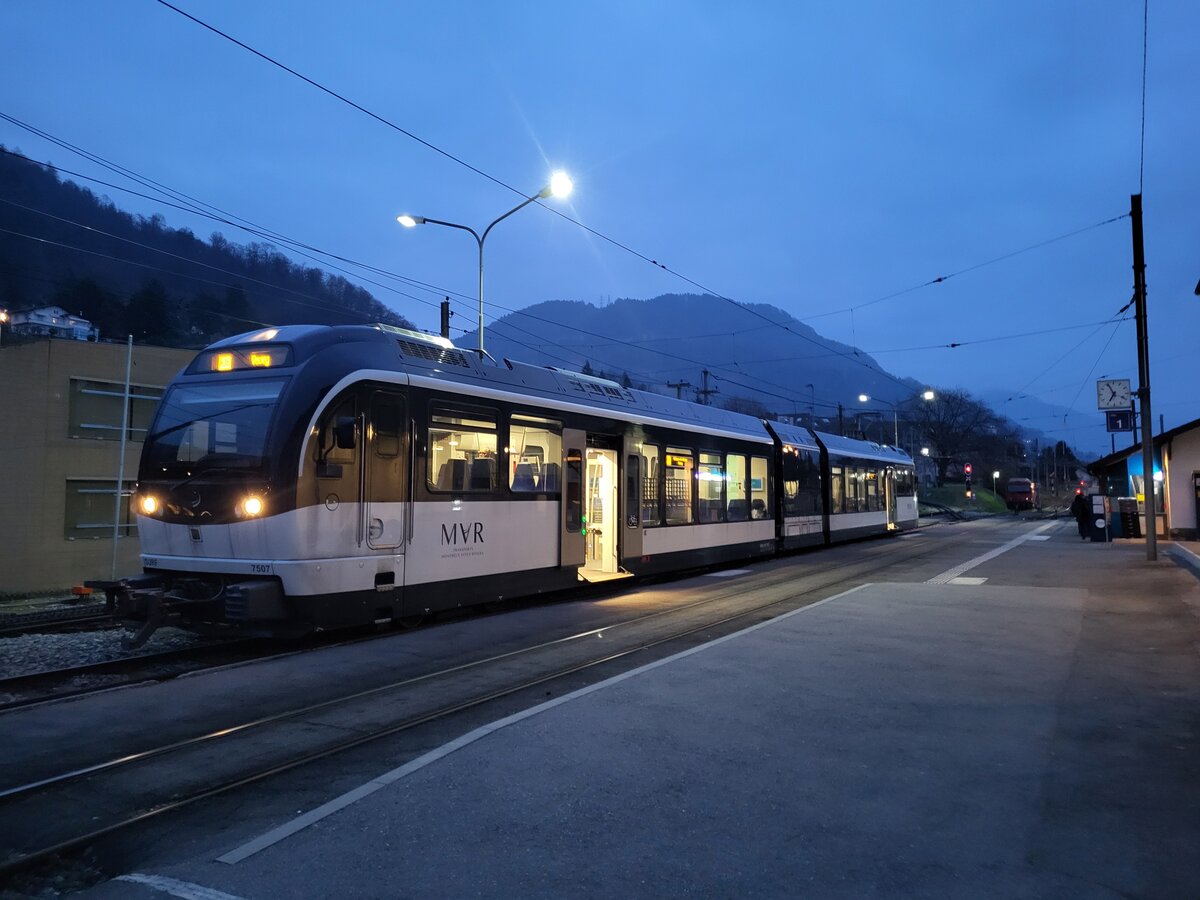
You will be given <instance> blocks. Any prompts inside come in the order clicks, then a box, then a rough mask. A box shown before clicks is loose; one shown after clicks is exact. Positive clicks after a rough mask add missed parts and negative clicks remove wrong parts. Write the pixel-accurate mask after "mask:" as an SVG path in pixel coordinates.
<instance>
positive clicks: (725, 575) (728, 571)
mask: <svg viewBox="0 0 1200 900" xmlns="http://www.w3.org/2000/svg"><path fill="white" fill-rule="evenodd" d="M749 574H750V570H749V569H726V570H725V571H723V572H707V573H706V575H707V577H709V578H732V577H733V576H734V575H749Z"/></svg>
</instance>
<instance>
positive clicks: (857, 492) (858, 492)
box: [845, 466, 864, 513]
mask: <svg viewBox="0 0 1200 900" xmlns="http://www.w3.org/2000/svg"><path fill="white" fill-rule="evenodd" d="M862 482H863V471H862V469H860V468H858V467H857V466H846V500H845V512H850V513H855V512H862V511H863V509H864V507H863V493H862Z"/></svg>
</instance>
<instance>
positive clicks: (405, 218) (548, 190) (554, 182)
mask: <svg viewBox="0 0 1200 900" xmlns="http://www.w3.org/2000/svg"><path fill="white" fill-rule="evenodd" d="M574 186H575V185H574V183H573V182H572V181H571V178H570V176H569V175H567V173H566V172H555V173H554V174H553V175H552V176H551V177H550V183H549V184H547V185H546V186H545V187H544V188H542V189H541V190H540V191H538V192H537V193H536V194H531V195H530V196H528V197H526V198H525V199H524V200H523V201H521V202H520V203H518V204H517V205H516V206H514V207H513V208H512V209H510V210H509V211H508V212H506V213H505V214H504V215H502V216H500V217H499V218H497V219H493V220H492V222H491V224H490V225H488V227H487V228H485V229H483V234H480V233H479V232H477V231H476V230H475V229H474V228H471V227H470V226H469V225H459V224H458V223H457V222H443V221H442V220H440V219H430V218H428V217H427V216H410V215H407V214H405V215H401V216H396V221H397V222H399V223H400V224H401V225H403V226H404V227H405V228H415V227H416V226H417V225H444V226H446V227H447V228H457V229H459V230H460V231H465V232H467V233H469V234H470V235H471V237H473V238H475V243H476V244H478V245H479V355H480V356H483V242H484V241H486V240H487V236H488V233H489V232H490V231H491V230H492V229H493V228H495V227H496V226H497V225H499V224H500V223H501V222H503V221H504V220H505V219H507V218H508V217H509V216H511V215H512V214H513V213H515V212H518V211H519V210H522V209H524V208H525V207H526V206H528V205H529V204H530V203H532V202H533V201H535V200H544V199H546V198H547V197H551V196H553V197H565V196H567V195H568V194H570V193H571V189H572V188H573V187H574Z"/></svg>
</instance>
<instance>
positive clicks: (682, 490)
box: [663, 447, 695, 525]
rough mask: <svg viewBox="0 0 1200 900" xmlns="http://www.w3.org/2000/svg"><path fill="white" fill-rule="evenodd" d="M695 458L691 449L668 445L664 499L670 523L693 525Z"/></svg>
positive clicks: (664, 477) (665, 461)
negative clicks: (693, 473)
mask: <svg viewBox="0 0 1200 900" xmlns="http://www.w3.org/2000/svg"><path fill="white" fill-rule="evenodd" d="M694 469H695V459H694V457H693V456H692V451H691V450H683V449H680V448H679V447H668V448H667V452H666V453H665V454H663V487H664V490H663V499H664V501H665V503H666V513H667V515H666V520H667V524H668V525H691V524H692V521H693V517H692V471H693V470H694Z"/></svg>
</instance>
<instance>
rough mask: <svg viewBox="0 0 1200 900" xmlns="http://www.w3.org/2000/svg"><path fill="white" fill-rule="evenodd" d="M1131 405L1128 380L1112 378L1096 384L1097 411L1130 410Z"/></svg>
mask: <svg viewBox="0 0 1200 900" xmlns="http://www.w3.org/2000/svg"><path fill="white" fill-rule="evenodd" d="M1131 405H1132V401H1131V392H1130V389H1129V379H1128V378H1112V379H1105V380H1102V381H1097V382H1096V408H1097V409H1129V408H1130V406H1131Z"/></svg>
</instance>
